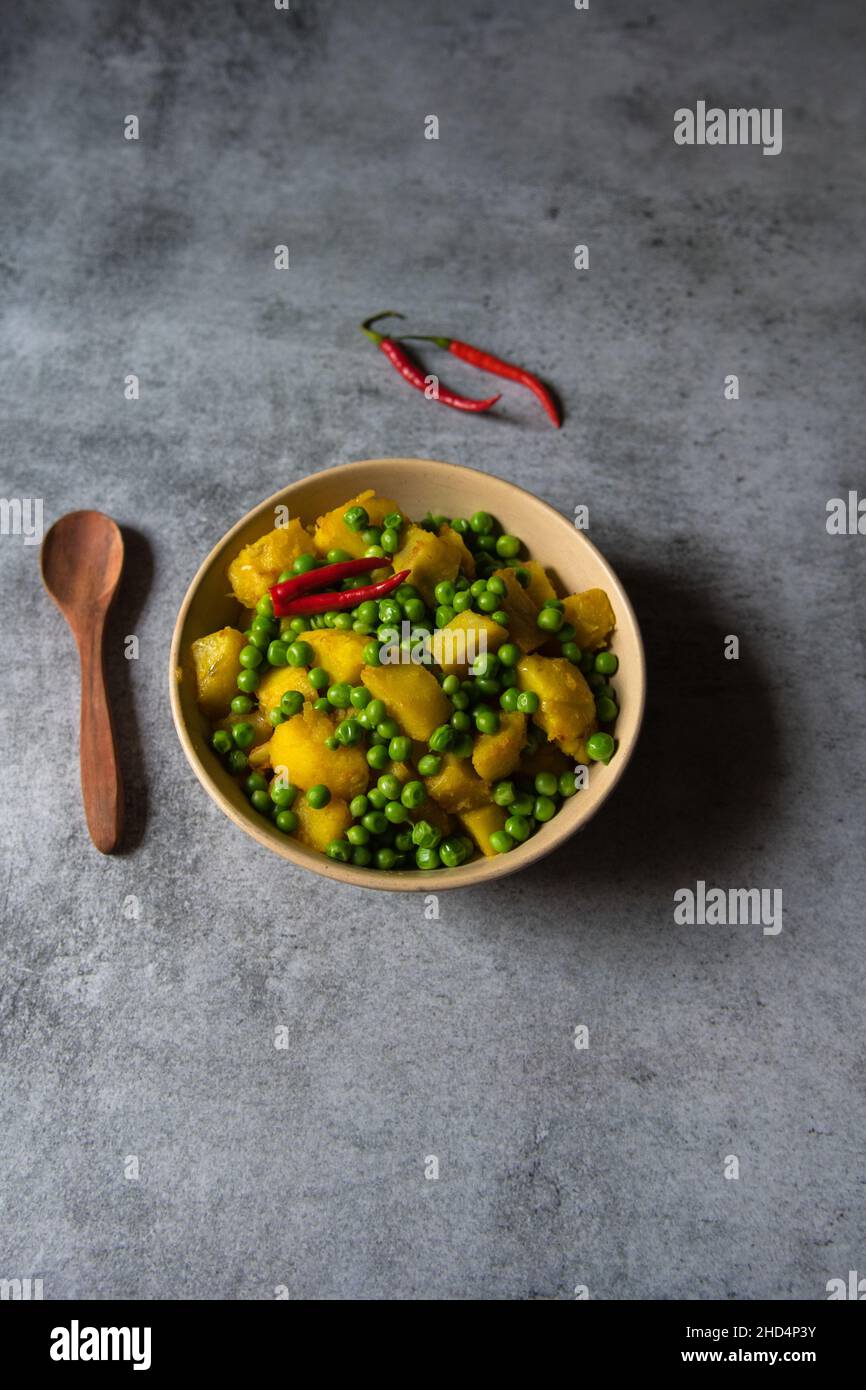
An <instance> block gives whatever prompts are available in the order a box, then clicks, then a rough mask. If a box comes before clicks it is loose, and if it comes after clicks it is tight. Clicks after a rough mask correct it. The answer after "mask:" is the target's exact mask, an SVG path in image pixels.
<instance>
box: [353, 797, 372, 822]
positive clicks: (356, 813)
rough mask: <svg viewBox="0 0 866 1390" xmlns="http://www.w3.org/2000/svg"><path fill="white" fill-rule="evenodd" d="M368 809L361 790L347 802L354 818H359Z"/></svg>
mask: <svg viewBox="0 0 866 1390" xmlns="http://www.w3.org/2000/svg"><path fill="white" fill-rule="evenodd" d="M368 809H369V803H368V801H367V798H366V796H364V794H363V792H362V793H361V794H360V795H358V796H353V797H352V800H351V801H350V802H349V811H350V814H351V815H352V818H353V819H354V820H360V819H361V817H362V816H365V815H366V814H367V811H368Z"/></svg>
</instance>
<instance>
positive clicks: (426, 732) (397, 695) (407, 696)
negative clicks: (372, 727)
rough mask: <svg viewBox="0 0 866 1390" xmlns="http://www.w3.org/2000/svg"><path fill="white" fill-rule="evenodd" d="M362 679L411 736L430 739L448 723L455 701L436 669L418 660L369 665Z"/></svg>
mask: <svg viewBox="0 0 866 1390" xmlns="http://www.w3.org/2000/svg"><path fill="white" fill-rule="evenodd" d="M361 681H362V683H363V684H364V685H366V687H367V689H368V690H369V691H371V692H372V694H373V695H374V696H375V697H376V699H377V700H384V702H385V708H386V709H387V711H388V713H389V714H390V715H391V717H392V719H396V720H397V723H398V724H399V725H400V728H401V729H402V730H403V732H404V733H406V734H408V735H409V737H410V738H414V739H423V740H425V741H426V740H427V739H428V738H429V737H430V735H431V734H432V732H433V730H434V729H435V728H437V727H438V725H440V724H447V722H448V720H449V718H450V716H451V713H452V709H451V701H450V700H449V699H448V696H447V695H446V694H445V692H444V691H443V689H442V687H441V685H440V684H439V682H438V681H437V679H436V677H435V676H434V675H433V674H432V672H430V671H428V670H427V669H426V667H424V666H417V665H415V663H414V662H411V663H407V662H400V663H399V664H394V665H390V666H365V667H364V669H363V670H362V672H361Z"/></svg>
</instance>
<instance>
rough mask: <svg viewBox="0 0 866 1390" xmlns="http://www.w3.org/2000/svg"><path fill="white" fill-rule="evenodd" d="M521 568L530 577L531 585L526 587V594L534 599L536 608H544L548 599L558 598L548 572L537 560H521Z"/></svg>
mask: <svg viewBox="0 0 866 1390" xmlns="http://www.w3.org/2000/svg"><path fill="white" fill-rule="evenodd" d="M520 568H521V569H523V570H526V571H527V573H528V575H529V583H528V584H527V586H526V593H527V594H528V595H529V597H530V598H531V599H532V602H533V603H534V604H535V606H536V608H543V607H544V600H545V599H546V598H556V590H555V589H554V587H553V585H552V584H551V582H550V579H549V578H548V574H547V570H546V569H545V568H544V566H543V565H541V564H539V562H538V561H537V560H521V561H520Z"/></svg>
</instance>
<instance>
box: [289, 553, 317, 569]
mask: <svg viewBox="0 0 866 1390" xmlns="http://www.w3.org/2000/svg"><path fill="white" fill-rule="evenodd" d="M318 563H319V562H318V560H317V559H316V557H315V555H310V554H309V553H308V554H305V555H299V556H298V557H297V559H296V560H293V561H292V570H293V572H294V573H295V574H306V573H307V572H308V571H309V570H314V569H315V568H316V565H317V564H318Z"/></svg>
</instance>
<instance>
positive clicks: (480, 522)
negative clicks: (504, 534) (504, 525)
mask: <svg viewBox="0 0 866 1390" xmlns="http://www.w3.org/2000/svg"><path fill="white" fill-rule="evenodd" d="M494 525H495V523H494V520H493V517H492V516H491V515H490V513H489V512H475V514H474V515H473V516H471V517H470V518H469V526H470V528H471V530H472V531H474V532H475V534H476V535H477V536H478V535H486V534H489V533H490V532H491V531H492V530H493V527H494Z"/></svg>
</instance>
